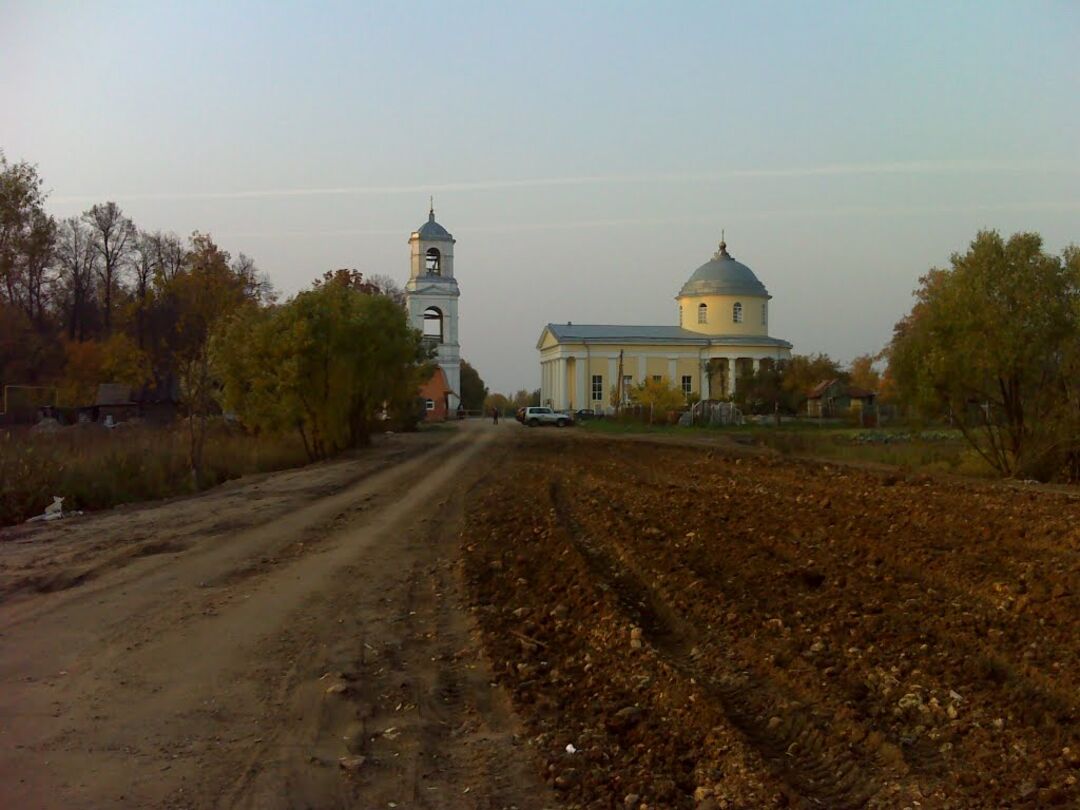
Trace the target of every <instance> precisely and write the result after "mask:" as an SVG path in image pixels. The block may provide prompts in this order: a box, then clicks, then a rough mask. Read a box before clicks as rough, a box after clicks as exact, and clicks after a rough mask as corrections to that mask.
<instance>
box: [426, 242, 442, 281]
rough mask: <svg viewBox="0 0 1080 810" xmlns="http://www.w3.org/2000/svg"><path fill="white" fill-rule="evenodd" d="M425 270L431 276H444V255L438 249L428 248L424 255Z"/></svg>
mask: <svg viewBox="0 0 1080 810" xmlns="http://www.w3.org/2000/svg"><path fill="white" fill-rule="evenodd" d="M424 268H425V269H426V270H427V274H428V275H429V276H441V275H442V254H441V253H439V249H438V248H428V250H427V253H426V254H425V255H424Z"/></svg>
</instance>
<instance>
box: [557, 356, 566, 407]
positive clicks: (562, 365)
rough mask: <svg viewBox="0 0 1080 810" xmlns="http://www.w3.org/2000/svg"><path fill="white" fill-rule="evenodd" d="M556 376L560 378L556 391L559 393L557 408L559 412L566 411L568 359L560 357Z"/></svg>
mask: <svg viewBox="0 0 1080 810" xmlns="http://www.w3.org/2000/svg"><path fill="white" fill-rule="evenodd" d="M555 376H556V377H557V378H558V382H557V383H556V384H555V390H556V392H557V394H556V396H557V399H556V400H555V407H556V408H557V409H558V410H560V411H561V410H565V409H566V358H565V357H560V358H559V359H558V360H556V361H555Z"/></svg>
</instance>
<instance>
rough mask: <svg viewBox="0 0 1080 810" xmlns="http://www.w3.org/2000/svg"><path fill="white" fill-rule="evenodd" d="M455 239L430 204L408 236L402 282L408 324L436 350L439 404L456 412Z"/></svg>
mask: <svg viewBox="0 0 1080 810" xmlns="http://www.w3.org/2000/svg"><path fill="white" fill-rule="evenodd" d="M455 241H456V240H455V239H454V237H453V236H451V235H450V232H449V231H447V230H446V228H444V227H443V226H442V225H440V224H439V223H438V222H436V221H435V207H434V204H432V207H431V209H430V210H429V211H428V220H427V222H425V223H424V224H423V225H421V226H420V227H419V228H417V229H416V230H415V231H413V232H412V235H411V236H410V237H409V258H410V272H409V281H408V283H407V284H406V285H405V302H406V303H405V306H406V308H407V309H408V313H409V323H410V324H411V325H412V327H413V328H414V329H419V330H420V331H421V332H423V334H424V341H425V343H427V344H428V345H429V346H432V347H434V348H435V350H436V356H435V362H436V363H438V365H439V369H440V370H441V371H442V375H443V380H444V384H445V386H446V388H447V396H446V402H445V404H444V405H443V406H441V407H445V409H446V412H447V413H456V412H457V409H458V403H459V402H460V392H461V345H460V344H459V343H458V298H459V297H460V295H461V291H460V290H459V289H458V283H457V279H455V278H454V243H455ZM438 376H439V375H435V377H436V378H437V377H438ZM434 379H435V378H433V380H434ZM433 385H435V388H434V389H432V390H433V391H435V392H436V393H438V390H439V389H438V387H439V383H438V381H437V380H436V381H435V382H434V383H433ZM439 397H441V394H439V395H438V396H436V397H434V399H435V400H436V401H437V400H438V399H439ZM428 398H429V397H425V399H428ZM443 418H445V416H444V417H443Z"/></svg>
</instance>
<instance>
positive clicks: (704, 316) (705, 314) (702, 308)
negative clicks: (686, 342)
mask: <svg viewBox="0 0 1080 810" xmlns="http://www.w3.org/2000/svg"><path fill="white" fill-rule="evenodd" d="M697 322H698V323H708V322H709V307H708V306H707V305H706V304H698V307H697Z"/></svg>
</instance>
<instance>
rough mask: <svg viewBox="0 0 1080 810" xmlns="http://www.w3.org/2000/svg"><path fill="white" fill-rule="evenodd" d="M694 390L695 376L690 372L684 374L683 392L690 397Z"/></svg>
mask: <svg viewBox="0 0 1080 810" xmlns="http://www.w3.org/2000/svg"><path fill="white" fill-rule="evenodd" d="M693 390H694V378H693V377H691V376H690V375H689V374H683V378H682V393H683V396H684V397H687V398H689V397H690V394H691V392H693Z"/></svg>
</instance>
